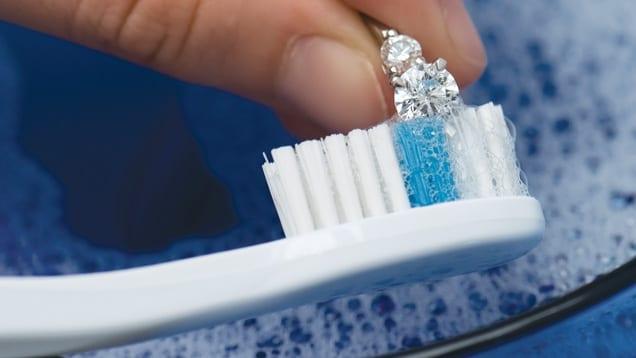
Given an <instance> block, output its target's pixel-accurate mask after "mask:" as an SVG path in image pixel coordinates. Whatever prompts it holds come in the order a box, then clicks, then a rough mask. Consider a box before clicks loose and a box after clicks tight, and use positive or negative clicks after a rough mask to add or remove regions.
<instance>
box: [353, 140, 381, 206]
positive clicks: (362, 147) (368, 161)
mask: <svg viewBox="0 0 636 358" xmlns="http://www.w3.org/2000/svg"><path fill="white" fill-rule="evenodd" d="M348 139H349V141H348V148H349V154H350V158H351V161H352V163H353V168H354V178H355V179H356V184H357V187H358V193H359V195H360V199H361V200H360V201H361V203H362V212H363V213H364V216H365V217H371V216H376V215H382V214H386V213H387V210H386V205H385V203H384V197H383V195H382V188H381V187H380V178H379V175H378V170H377V168H376V165H375V158H374V157H373V151H372V149H371V144H370V143H369V136H368V135H367V132H366V131H363V130H360V129H354V130H353V131H351V132H350V133H349V135H348Z"/></svg>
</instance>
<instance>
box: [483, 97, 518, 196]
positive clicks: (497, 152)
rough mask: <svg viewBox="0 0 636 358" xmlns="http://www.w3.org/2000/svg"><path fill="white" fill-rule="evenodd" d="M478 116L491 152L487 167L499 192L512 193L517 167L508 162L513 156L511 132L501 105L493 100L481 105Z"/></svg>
mask: <svg viewBox="0 0 636 358" xmlns="http://www.w3.org/2000/svg"><path fill="white" fill-rule="evenodd" d="M497 107H499V106H497ZM477 117H478V120H479V121H480V123H481V127H482V128H483V133H484V135H485V137H484V139H485V142H486V146H487V148H488V153H490V164H489V165H488V166H487V167H488V168H490V170H491V172H492V175H493V178H494V180H495V182H496V184H497V194H498V195H506V194H508V193H512V192H513V188H514V187H515V181H514V180H515V179H514V178H513V176H512V175H513V173H515V171H513V169H515V168H516V163H513V164H512V166H511V165H510V164H508V163H509V162H510V161H511V160H513V158H510V155H511V153H509V150H508V149H509V140H508V136H509V135H510V134H509V133H508V130H507V126H506V122H505V120H504V118H503V112H502V111H501V107H499V108H498V109H497V108H495V105H494V104H493V103H492V102H489V103H487V104H485V105H482V106H479V107H478V108H477ZM517 175H518V174H517Z"/></svg>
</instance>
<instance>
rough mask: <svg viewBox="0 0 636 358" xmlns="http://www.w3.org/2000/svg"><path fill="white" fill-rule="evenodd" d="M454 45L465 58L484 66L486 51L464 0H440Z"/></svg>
mask: <svg viewBox="0 0 636 358" xmlns="http://www.w3.org/2000/svg"><path fill="white" fill-rule="evenodd" d="M439 2H440V4H441V6H442V9H443V14H444V19H445V24H446V28H447V29H448V34H449V36H450V39H451V42H452V43H453V46H455V48H456V49H457V52H458V53H459V54H460V55H461V56H462V57H463V58H464V60H465V61H466V62H468V63H470V64H473V65H475V66H479V67H484V65H485V64H486V51H485V50H484V45H483V43H482V42H481V38H480V37H479V33H478V32H477V29H475V25H474V24H473V21H472V20H471V18H470V15H469V14H468V11H467V10H466V7H465V6H464V2H463V1H462V0H439Z"/></svg>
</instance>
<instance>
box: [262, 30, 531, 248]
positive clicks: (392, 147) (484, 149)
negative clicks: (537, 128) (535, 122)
mask: <svg viewBox="0 0 636 358" xmlns="http://www.w3.org/2000/svg"><path fill="white" fill-rule="evenodd" d="M383 35H384V38H385V41H384V43H383V45H382V49H381V53H382V55H383V60H384V68H385V71H386V72H387V73H389V74H390V76H391V83H392V84H393V86H394V87H395V96H394V97H395V105H396V110H397V112H398V114H397V115H396V116H395V117H394V118H393V119H391V120H389V121H387V122H385V123H382V124H380V125H378V126H375V127H373V128H370V129H368V130H361V129H356V130H353V131H351V132H350V133H348V134H347V135H342V134H335V135H331V136H328V137H326V138H323V139H320V140H309V141H304V142H302V143H299V144H297V145H295V146H294V147H291V146H285V147H280V148H276V149H274V150H272V151H271V156H272V161H270V160H269V159H268V157H267V155H265V154H264V156H265V163H264V164H263V172H264V175H265V179H266V181H267V184H268V187H269V190H270V193H271V195H272V198H273V201H274V204H275V207H276V210H277V213H278V216H279V218H280V222H281V225H282V227H283V230H284V232H285V235H286V236H287V237H290V236H296V235H302V234H305V233H308V232H311V231H313V230H317V229H325V228H328V227H331V226H334V225H339V224H346V223H350V222H355V221H360V220H364V218H371V217H375V216H379V215H386V214H390V213H395V212H400V211H404V210H409V209H411V208H417V207H421V206H427V205H433V204H438V203H443V202H449V201H455V200H464V199H476V198H492V197H514V196H528V190H527V186H526V184H525V182H524V181H523V178H524V177H523V175H522V172H521V170H520V168H519V166H518V164H517V160H516V155H515V150H514V131H511V130H510V128H513V127H512V126H509V123H508V122H507V121H506V119H505V118H504V114H503V110H502V108H501V106H499V105H494V104H493V103H487V104H484V105H481V106H478V107H476V108H473V107H469V106H465V105H464V104H463V102H462V100H461V98H460V97H459V88H458V86H457V83H456V82H455V79H454V78H453V76H452V75H451V74H450V73H449V72H448V71H447V70H446V62H445V61H444V60H443V59H438V60H437V61H435V62H434V63H427V62H426V61H425V60H424V58H423V57H422V56H421V48H420V45H419V43H418V42H417V41H415V40H414V39H412V38H410V37H408V36H405V35H400V34H398V33H397V31H395V30H386V31H385V32H384V34H383Z"/></svg>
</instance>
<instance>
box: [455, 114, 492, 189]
mask: <svg viewBox="0 0 636 358" xmlns="http://www.w3.org/2000/svg"><path fill="white" fill-rule="evenodd" d="M458 122H459V123H458V125H459V126H460V134H461V135H462V139H463V141H464V146H465V148H464V151H463V153H462V155H461V156H458V158H463V159H464V162H465V167H466V170H468V171H469V173H467V175H466V176H467V181H468V182H467V183H466V184H467V186H468V187H467V188H464V190H463V191H464V192H466V193H468V192H469V193H471V197H492V196H496V195H497V192H496V191H495V186H494V184H493V180H492V172H491V169H492V168H491V165H490V163H489V160H488V155H487V148H486V145H487V144H486V142H485V141H484V132H483V130H482V129H481V124H480V123H479V120H478V119H477V113H476V111H475V109H474V108H470V107H469V108H466V109H465V110H464V111H463V113H462V114H461V117H460V118H459V121H458Z"/></svg>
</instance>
